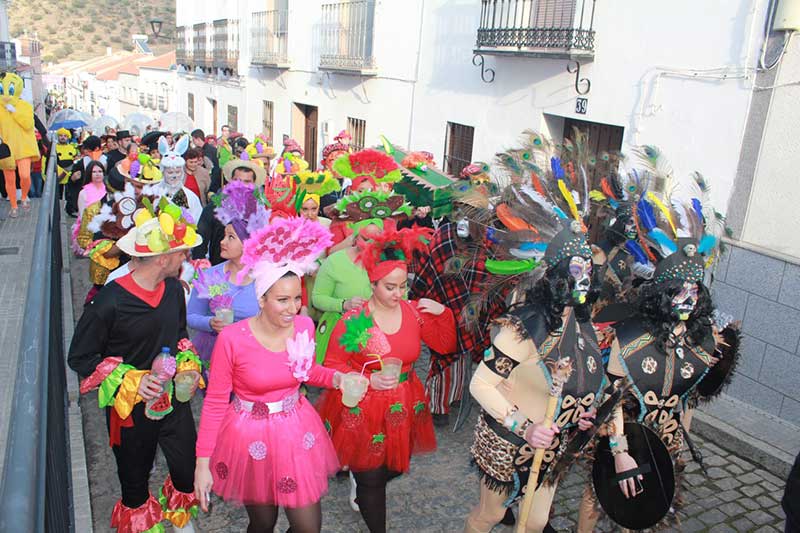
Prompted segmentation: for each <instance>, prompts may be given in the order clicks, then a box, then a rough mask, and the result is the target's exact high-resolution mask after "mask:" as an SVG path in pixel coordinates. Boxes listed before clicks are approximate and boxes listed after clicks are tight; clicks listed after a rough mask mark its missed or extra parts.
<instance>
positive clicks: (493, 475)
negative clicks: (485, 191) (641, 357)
mask: <svg viewBox="0 0 800 533" xmlns="http://www.w3.org/2000/svg"><path fill="white" fill-rule="evenodd" d="M586 159H587V157H586V154H585V153H583V151H581V150H578V149H576V147H574V146H571V145H567V143H564V144H562V145H556V144H554V143H553V142H552V141H550V140H549V139H547V138H545V137H543V136H541V135H539V134H538V133H536V132H533V131H526V132H524V134H523V143H522V145H521V146H519V147H517V148H514V149H511V150H506V151H505V152H502V153H500V154H498V156H497V164H498V168H500V169H502V170H503V171H504V173H506V174H507V175H508V176H509V178H510V181H511V184H510V185H509V186H508V187H506V189H505V190H504V191H503V192H502V195H501V199H500V201H499V202H498V203H497V205H496V206H495V214H496V216H497V218H498V220H499V221H500V222H501V223H502V226H503V228H504V230H503V231H497V232H495V238H496V239H497V241H498V244H497V250H496V259H491V260H487V261H486V269H487V270H488V271H489V272H490V273H492V274H495V277H494V278H492V279H490V280H489V281H487V283H486V284H485V285H484V287H483V290H482V294H481V296H480V300H485V301H491V300H492V299H493V298H497V297H502V295H503V294H509V292H510V288H512V287H513V293H511V294H510V295H509V297H508V298H509V300H510V302H511V303H512V305H511V307H510V309H509V311H508V313H507V314H506V315H504V316H503V317H501V318H499V319H497V320H496V321H495V322H494V325H493V326H492V331H491V340H492V345H491V347H490V348H489V349H487V350H486V352H485V354H484V357H483V361H481V363H480V364H479V365H478V368H477V369H476V370H475V373H474V375H473V377H472V381H471V382H470V393H471V394H472V396H473V397H474V398H475V400H476V401H477V402H478V403H479V404H480V406H481V408H482V412H481V414H480V415H479V417H478V423H477V426H476V428H475V437H474V443H473V446H472V449H471V453H472V457H473V459H474V461H475V464H476V465H477V467H478V470H479V471H480V478H481V480H480V503H479V504H478V505H477V506H476V507H475V508H474V509H473V510H472V512H471V513H470V514H469V516H468V517H467V520H466V525H465V529H464V531H465V532H469V533H487V532H489V531H491V530H492V528H493V527H494V526H495V525H496V524H498V523H499V522H500V521H501V520H503V519H504V517H506V512H507V508H508V507H509V506H511V505H512V504H513V503H514V502H515V501H516V500H517V499H520V498H521V499H522V501H521V503H520V505H521V511H520V516H519V518H518V521H519V525H518V530H519V531H528V532H540V531H544V530H545V528H546V527H547V523H548V518H549V513H550V507H551V503H552V500H553V496H554V493H555V490H556V487H557V481H556V482H555V483H552V484H550V485H547V486H544V485H541V486H540V485H539V479H540V477H541V476H543V475H544V473H545V472H546V471H547V468H548V466H549V465H550V464H551V463H552V462H553V460H554V459H555V458H556V454H557V451H558V449H559V446H560V445H561V443H562V442H566V441H569V440H570V438H571V437H572V436H573V435H574V434H576V433H577V432H578V431H580V430H584V429H588V428H589V427H591V425H592V422H591V419H592V418H593V417H594V408H595V406H596V404H597V403H598V401H599V399H600V398H601V393H602V392H603V389H604V386H605V383H606V379H605V373H604V369H603V364H602V360H601V356H600V351H599V347H598V343H597V338H596V336H595V332H594V329H593V327H592V323H591V301H592V298H593V294H592V293H593V287H592V250H591V248H590V247H589V243H588V241H587V234H586V226H585V219H584V217H585V216H587V215H588V212H589V205H590V203H589V186H588V178H587V173H586V168H584V165H585V161H586ZM537 486H538V488H537Z"/></svg>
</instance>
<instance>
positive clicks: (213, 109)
mask: <svg viewBox="0 0 800 533" xmlns="http://www.w3.org/2000/svg"><path fill="white" fill-rule="evenodd" d="M208 101H209V103H210V104H211V121H212V124H213V129H212V131H211V133H212V134H213V135H215V136H216V135H217V133H218V132H219V129H217V127H218V126H219V124H218V123H217V101H216V100H213V99H211V98H209V99H208Z"/></svg>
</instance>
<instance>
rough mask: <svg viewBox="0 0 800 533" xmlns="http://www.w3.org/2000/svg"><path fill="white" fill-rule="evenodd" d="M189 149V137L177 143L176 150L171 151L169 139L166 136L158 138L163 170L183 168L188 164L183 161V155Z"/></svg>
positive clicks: (184, 137)
mask: <svg viewBox="0 0 800 533" xmlns="http://www.w3.org/2000/svg"><path fill="white" fill-rule="evenodd" d="M188 149H189V136H188V135H184V136H183V137H181V139H180V140H179V141H178V142H177V143H175V148H173V149H172V150H170V148H169V144H168V143H167V138H166V137H165V136H162V137H159V138H158V151H159V152H161V154H162V157H161V170H164V168H166V167H172V168H174V167H182V166H184V165H185V164H186V161H184V160H183V157H182V156H183V154H185V153H186V150H188Z"/></svg>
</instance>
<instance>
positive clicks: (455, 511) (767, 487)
mask: <svg viewBox="0 0 800 533" xmlns="http://www.w3.org/2000/svg"><path fill="white" fill-rule="evenodd" d="M72 283H73V295H74V296H73V301H74V302H75V304H76V308H75V317H76V320H77V318H78V317H79V316H80V308H81V306H82V302H83V298H84V296H85V294H86V291H87V290H88V282H87V262H86V261H85V260H77V261H76V260H73V263H72ZM419 368H422V367H419ZM418 370H419V369H418ZM422 373H424V372H420V374H422ZM81 405H82V409H83V420H84V431H85V438H86V453H87V464H88V468H89V480H90V492H91V498H92V511H93V519H94V528H95V531H96V532H107V531H110V528H109V526H108V523H109V517H110V513H111V509H112V507H113V505H114V502H115V501H116V499H117V498H118V482H117V478H116V474H115V470H116V468H115V465H114V459H113V455H112V453H111V450H110V448H109V447H108V435H107V433H106V429H105V419H104V417H103V416H102V415H101V412H100V411H99V410H98V409H97V397H96V395H95V394H91V395H88V396H86V397H84V398H83V399H82V400H81ZM193 407H194V410H195V413H196V415H197V414H199V407H200V405H199V401H198V400H195V404H194V406H193ZM472 418H473V420H472V422H474V419H475V413H473V417H472ZM437 435H438V438H439V449H438V451H437V452H436V453H435V454H432V455H428V456H424V457H420V458H417V459H415V460H414V461H413V462H412V471H411V474H410V475H408V476H405V477H402V478H400V479H399V480H396V481H394V482H392V483H391V484H390V485H389V496H388V499H389V503H390V509H389V512H388V523H389V531H396V532H412V531H413V532H420V533H422V532H425V533H451V532H457V531H460V530H461V528H462V526H463V520H464V517H465V516H466V514H467V513H468V512H469V510H470V507H471V506H472V505H474V504H475V503H477V501H478V478H477V475H476V474H475V472H474V470H473V469H472V468H471V467H470V465H469V454H468V449H469V445H470V442H471V439H472V432H471V424H470V427H469V428H467V429H464V430H462V431H460V432H459V433H455V434H454V433H452V432H451V431H449V430H447V431H442V430H440V431H438V432H437ZM695 440H696V442H697V444H698V445H699V446H700V448H701V450H702V452H703V454H704V456H705V460H706V466H707V468H708V470H709V477H708V478H705V477H704V476H703V475H702V473H701V472H700V471H699V468H698V466H697V465H696V464H694V463H689V465H688V467H687V476H686V479H687V487H686V489H687V492H686V493H685V496H686V502H687V506H686V507H685V508H684V511H683V512H682V513H681V514H680V519H681V523H682V531H684V532H687V533H691V532H695V531H708V532H714V533H717V532H720V533H722V532H734V531H758V532H772V531H783V519H784V517H783V512H782V510H781V508H780V503H779V502H780V498H781V496H782V493H783V486H784V482H783V480H781V479H779V478H777V477H775V476H773V475H772V474H770V473H768V472H766V471H764V470H763V469H760V468H759V467H757V466H756V465H754V464H753V463H751V462H750V461H748V460H747V459H746V458H743V457H739V456H737V455H736V454H734V453H730V452H727V451H725V450H723V449H722V448H721V447H719V446H717V445H715V444H713V443H711V442H706V441H705V440H703V439H702V438H700V437H696V438H695ZM165 476H166V464H165V461H164V459H163V456H159V458H158V462H157V467H156V473H155V475H154V476H153V478H152V480H153V482H152V483H151V490H152V491H153V493H157V491H158V487H159V484H160V483H161V482H162V481H163V480H164V478H165ZM583 483H584V478H583V477H582V471H579V470H578V469H573V472H572V473H571V474H570V475H569V476H567V477H566V479H565V480H564V482H563V483H562V485H561V487H560V488H559V491H558V493H557V494H556V505H555V516H554V518H553V520H552V525H553V526H554V527H555V528H556V529H557V530H559V531H570V530H571V528H574V527H575V521H576V519H577V508H578V504H579V502H580V497H581V493H582V491H583ZM348 492H349V482H348V481H347V480H346V479H341V480H334V481H332V482H331V485H330V493H329V495H328V496H327V497H326V498H325V499H324V500H323V531H325V532H331V533H344V532H347V533H354V532H366V531H367V530H366V528H365V526H364V525H363V522H362V521H361V518H360V515H358V514H357V513H354V512H352V511H351V510H350V508H349V506H348V504H347V494H348ZM246 524H247V517H246V513H245V511H244V509H242V508H237V507H233V506H229V505H226V504H225V503H224V502H221V501H219V500H216V501H215V502H214V506H213V511H212V513H211V514H209V515H203V516H201V517H200V519H199V520H198V521H197V525H198V526H199V527H198V530H199V531H203V532H238V531H244V530H245V528H246ZM286 527H288V524H287V523H286V521H285V518H283V517H282V518H281V521H280V522H279V527H278V528H277V529H276V531H285V529H286ZM511 531H512V529H511V528H504V527H502V526H500V527H497V528H495V532H505V533H510V532H511ZM598 531H603V532H610V531H618V529H617V528H614V527H612V526H611V524H610V523H609V522H608V521H603V522H601V523H600V524H599V526H598Z"/></svg>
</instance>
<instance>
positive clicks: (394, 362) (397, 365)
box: [381, 357, 403, 379]
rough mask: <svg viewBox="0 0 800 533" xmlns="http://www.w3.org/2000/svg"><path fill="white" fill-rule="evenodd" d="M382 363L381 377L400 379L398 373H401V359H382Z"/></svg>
mask: <svg viewBox="0 0 800 533" xmlns="http://www.w3.org/2000/svg"><path fill="white" fill-rule="evenodd" d="M382 362H383V368H382V369H381V374H382V375H384V376H388V377H392V378H395V379H400V373H401V372H402V371H403V361H402V360H401V359H398V358H397V357H384V358H383V361H382Z"/></svg>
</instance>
